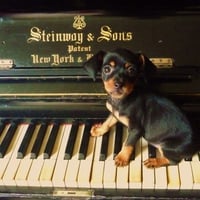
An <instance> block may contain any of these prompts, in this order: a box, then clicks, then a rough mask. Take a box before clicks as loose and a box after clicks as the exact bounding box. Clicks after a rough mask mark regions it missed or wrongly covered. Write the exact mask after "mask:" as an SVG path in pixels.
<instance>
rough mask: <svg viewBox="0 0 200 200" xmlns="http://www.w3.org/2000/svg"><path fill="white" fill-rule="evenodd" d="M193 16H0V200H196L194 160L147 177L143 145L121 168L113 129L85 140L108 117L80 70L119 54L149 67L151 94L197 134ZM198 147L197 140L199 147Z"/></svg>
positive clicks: (198, 73)
mask: <svg viewBox="0 0 200 200" xmlns="http://www.w3.org/2000/svg"><path fill="white" fill-rule="evenodd" d="M199 35H200V12H199V10H195V11H194V10H192V11H191V9H190V8H189V9H187V10H184V11H177V12H172V13H167V14H163V15H160V14H159V13H154V15H152V16H148V17H147V16H120V15H117V14H115V15H110V14H109V13H102V12H95V13H90V12H74V13H73V12H70V13H18V14H15V13H12V14H5V13H4V14H2V15H1V17H0V198H1V197H2V198H4V199H6V198H8V199H23V198H24V199H41V198H42V199H68V198H69V199H70V198H74V199H81V198H83V199H109V198H116V199H117V198H119V199H123V198H133V199H136V198H139V199H142V198H144V199H145V198H146V199H149V198H162V199H165V198H172V199H173V198H182V199H183V198H193V197H200V155H199V154H198V153H197V154H196V155H194V156H193V157H192V158H190V159H185V160H183V161H182V162H181V163H179V164H178V165H174V166H167V167H161V168H156V169H147V168H146V167H144V166H143V160H145V159H146V158H148V157H149V156H151V157H153V156H156V153H157V152H156V150H155V149H154V148H152V147H151V146H150V145H149V144H148V143H147V142H146V141H145V140H144V139H140V140H139V141H138V142H137V144H136V147H135V148H136V150H135V152H134V155H133V158H132V160H131V162H130V164H129V165H128V166H127V167H116V166H115V165H114V161H113V158H114V156H115V155H116V154H117V152H118V151H119V149H120V147H121V144H122V143H123V140H124V139H125V137H126V135H127V128H126V127H124V126H123V125H122V124H117V125H116V126H115V127H113V128H112V130H111V131H110V133H109V134H106V135H104V136H101V137H97V138H95V137H91V136H90V128H91V126H92V125H93V124H94V123H99V122H102V121H103V120H104V119H105V118H106V117H107V115H108V111H107V110H106V108H105V101H106V93H105V91H104V89H103V85H102V82H101V78H100V76H98V78H97V80H96V81H95V82H94V81H93V80H92V79H91V78H90V77H89V76H88V75H87V73H86V71H85V70H84V68H83V63H84V62H85V61H86V60H87V59H88V58H90V57H91V56H92V55H93V54H95V53H96V52H98V51H99V50H108V51H109V50H112V49H115V48H116V47H125V48H128V49H130V50H132V51H136V52H142V53H144V54H145V55H146V56H148V57H149V58H150V59H151V61H152V62H153V63H154V64H155V65H156V66H157V72H156V74H155V76H154V77H153V80H152V82H151V84H152V88H154V89H155V90H156V91H159V92H161V93H162V94H163V95H165V96H166V97H168V98H170V99H171V100H173V101H174V102H175V103H176V104H177V106H179V107H180V108H181V109H182V110H183V112H185V113H186V115H187V116H188V118H189V120H190V121H191V124H192V125H194V127H195V128H194V130H195V131H198V132H199V127H200V125H199V124H200V55H199V52H200V40H199ZM199 142H200V141H199Z"/></svg>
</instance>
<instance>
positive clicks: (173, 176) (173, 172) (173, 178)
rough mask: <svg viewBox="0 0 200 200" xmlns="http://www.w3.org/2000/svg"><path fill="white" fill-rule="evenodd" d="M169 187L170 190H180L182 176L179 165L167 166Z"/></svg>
mask: <svg viewBox="0 0 200 200" xmlns="http://www.w3.org/2000/svg"><path fill="white" fill-rule="evenodd" d="M167 176H168V186H167V189H169V190H179V188H180V184H181V183H180V176H179V169H178V166H177V165H170V166H167Z"/></svg>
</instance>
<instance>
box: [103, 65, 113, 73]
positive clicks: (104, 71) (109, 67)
mask: <svg viewBox="0 0 200 200" xmlns="http://www.w3.org/2000/svg"><path fill="white" fill-rule="evenodd" d="M111 72H112V67H111V66H110V65H105V66H104V67H103V73H104V74H111Z"/></svg>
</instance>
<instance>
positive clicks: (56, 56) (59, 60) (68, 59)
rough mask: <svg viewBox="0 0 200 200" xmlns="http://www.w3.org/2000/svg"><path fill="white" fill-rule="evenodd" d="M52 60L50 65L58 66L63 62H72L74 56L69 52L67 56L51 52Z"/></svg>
mask: <svg viewBox="0 0 200 200" xmlns="http://www.w3.org/2000/svg"><path fill="white" fill-rule="evenodd" d="M51 56H52V59H53V62H52V64H51V65H53V66H58V65H60V64H64V63H74V57H73V56H72V55H71V54H70V55H68V56H60V55H59V54H52V55H51Z"/></svg>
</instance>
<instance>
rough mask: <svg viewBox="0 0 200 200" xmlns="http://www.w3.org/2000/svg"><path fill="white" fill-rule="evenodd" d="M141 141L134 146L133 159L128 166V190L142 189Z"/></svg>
mask: <svg viewBox="0 0 200 200" xmlns="http://www.w3.org/2000/svg"><path fill="white" fill-rule="evenodd" d="M141 142H142V139H141V138H140V139H139V140H138V141H137V143H136V145H135V147H134V148H135V150H134V151H135V159H134V160H132V161H131V162H130V164H129V189H141V188H142V153H141V152H142V144H141Z"/></svg>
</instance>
